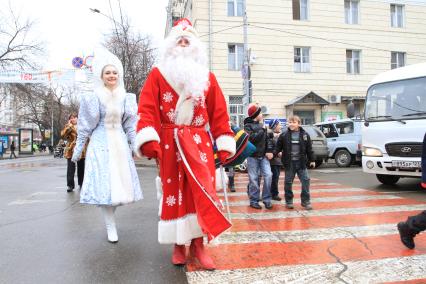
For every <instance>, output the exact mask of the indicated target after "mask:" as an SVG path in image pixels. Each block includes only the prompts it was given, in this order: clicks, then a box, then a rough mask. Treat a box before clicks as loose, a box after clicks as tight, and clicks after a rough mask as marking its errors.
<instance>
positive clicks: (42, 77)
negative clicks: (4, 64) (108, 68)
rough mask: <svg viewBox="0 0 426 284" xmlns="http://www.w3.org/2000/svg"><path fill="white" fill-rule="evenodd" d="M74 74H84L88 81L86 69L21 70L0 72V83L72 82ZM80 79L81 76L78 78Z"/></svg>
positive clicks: (88, 76) (87, 69) (88, 71)
mask: <svg viewBox="0 0 426 284" xmlns="http://www.w3.org/2000/svg"><path fill="white" fill-rule="evenodd" d="M76 72H83V73H84V74H85V78H84V80H90V78H91V71H90V70H89V68H86V69H79V70H74V69H65V70H59V71H58V70H55V71H40V70H22V71H19V70H18V71H0V83H18V84H45V83H49V82H51V81H74V80H76V79H75V74H76ZM80 77H81V76H80Z"/></svg>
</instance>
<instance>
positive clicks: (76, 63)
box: [72, 56, 84, 68]
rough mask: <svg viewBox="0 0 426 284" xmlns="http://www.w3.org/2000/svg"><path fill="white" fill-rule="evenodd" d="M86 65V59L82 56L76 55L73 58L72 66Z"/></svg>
mask: <svg viewBox="0 0 426 284" xmlns="http://www.w3.org/2000/svg"><path fill="white" fill-rule="evenodd" d="M83 65H84V59H83V58H81V57H78V56H77V57H74V58H73V59H72V66H74V67H75V68H81V67H83Z"/></svg>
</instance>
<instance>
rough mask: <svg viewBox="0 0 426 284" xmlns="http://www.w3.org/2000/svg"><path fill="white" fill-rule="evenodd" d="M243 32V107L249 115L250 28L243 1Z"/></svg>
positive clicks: (245, 0) (245, 5)
mask: <svg viewBox="0 0 426 284" xmlns="http://www.w3.org/2000/svg"><path fill="white" fill-rule="evenodd" d="M243 5H244V7H243V30H244V61H243V66H242V68H243V70H242V74H243V79H244V81H243V90H244V91H243V92H244V96H243V105H244V113H245V114H247V108H248V104H249V103H250V102H251V97H250V88H249V79H250V78H249V76H250V71H249V70H250V67H249V65H250V62H249V61H250V58H249V49H248V35H247V33H248V32H247V28H248V23H247V0H244V1H243Z"/></svg>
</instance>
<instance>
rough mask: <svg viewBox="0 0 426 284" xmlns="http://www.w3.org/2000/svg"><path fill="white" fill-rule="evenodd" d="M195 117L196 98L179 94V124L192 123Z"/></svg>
mask: <svg viewBox="0 0 426 284" xmlns="http://www.w3.org/2000/svg"><path fill="white" fill-rule="evenodd" d="M193 118H194V99H185V98H184V97H183V96H179V99H178V102H177V104H176V119H175V123H176V124H177V125H191V123H192V119H193Z"/></svg>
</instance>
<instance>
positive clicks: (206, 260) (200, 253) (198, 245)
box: [189, 237, 216, 270]
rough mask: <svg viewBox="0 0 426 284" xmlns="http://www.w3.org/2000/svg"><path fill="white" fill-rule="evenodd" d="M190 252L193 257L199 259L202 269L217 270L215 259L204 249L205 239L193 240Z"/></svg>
mask: <svg viewBox="0 0 426 284" xmlns="http://www.w3.org/2000/svg"><path fill="white" fill-rule="evenodd" d="M189 251H190V253H191V256H193V257H194V258H196V259H198V262H199V263H200V265H201V266H202V268H204V269H206V270H215V269H216V266H215V265H214V262H213V259H212V258H211V257H210V256H209V255H208V254H207V251H206V249H205V248H204V243H203V237H200V238H196V239H193V240H192V241H191V246H190V247H189Z"/></svg>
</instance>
